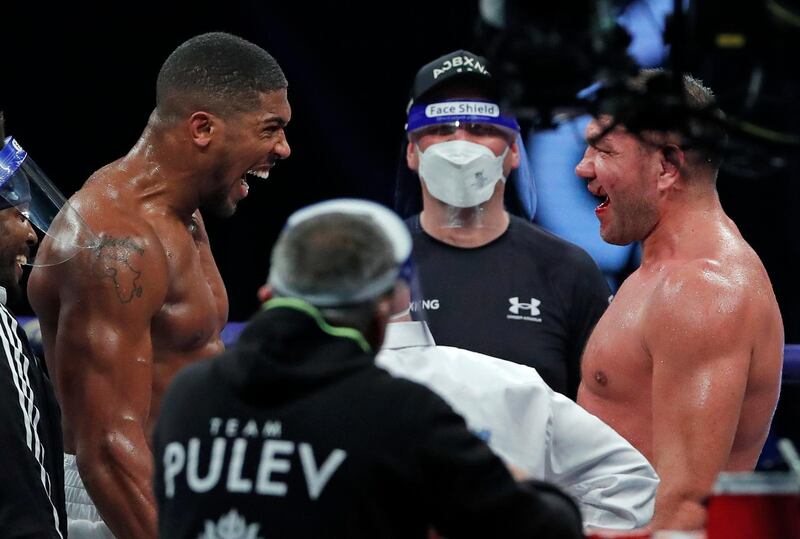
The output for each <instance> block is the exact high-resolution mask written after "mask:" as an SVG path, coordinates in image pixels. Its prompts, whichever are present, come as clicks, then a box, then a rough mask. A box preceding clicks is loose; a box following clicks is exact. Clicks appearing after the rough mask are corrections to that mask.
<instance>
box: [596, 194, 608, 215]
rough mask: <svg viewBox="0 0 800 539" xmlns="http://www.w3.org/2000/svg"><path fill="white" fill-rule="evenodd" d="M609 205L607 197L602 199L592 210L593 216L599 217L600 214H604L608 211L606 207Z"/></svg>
mask: <svg viewBox="0 0 800 539" xmlns="http://www.w3.org/2000/svg"><path fill="white" fill-rule="evenodd" d="M610 203H611V201H610V200H609V199H608V197H607V196H606V197H604V198H603V201H602V202H601V203H600V204H598V205H597V207H596V208H595V209H594V213H595V215H597V216H598V217H600V214H602V213H605V211H606V210H608V206H609V205H610Z"/></svg>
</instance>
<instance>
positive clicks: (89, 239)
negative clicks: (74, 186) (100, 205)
mask: <svg viewBox="0 0 800 539" xmlns="http://www.w3.org/2000/svg"><path fill="white" fill-rule="evenodd" d="M9 207H15V208H17V210H19V211H20V212H21V213H22V214H23V215H24V216H25V217H26V218H27V219H28V221H30V223H31V224H32V225H33V226H34V228H35V229H36V230H37V235H39V236H40V239H39V247H38V249H37V251H36V253H35V255H33V254H32V255H31V256H30V257H28V260H27V264H26V265H28V266H40V267H41V266H54V265H56V264H60V263H62V262H65V261H67V260H69V259H70V258H72V257H74V256H75V255H76V254H78V252H80V251H81V250H82V249H89V248H92V247H96V246H97V245H99V244H100V239H99V237H98V236H97V235H96V234H95V233H94V232H93V231H92V230H91V229H90V228H89V226H88V225H87V224H86V223H85V222H84V221H83V219H82V218H81V216H80V215H79V214H78V212H77V211H76V210H75V209H74V208H73V207H72V205H70V203H69V202H67V201H66V200H65V198H64V195H62V194H61V192H60V191H59V190H58V189H57V188H56V187H55V186H54V185H53V184H52V182H51V181H50V180H49V179H48V178H47V176H46V175H45V174H44V172H42V170H41V169H40V168H39V167H38V166H37V165H36V163H35V162H34V161H33V159H31V157H30V156H29V155H28V154H27V152H26V151H25V150H23V149H22V146H20V145H19V143H18V142H17V141H16V140H14V138H13V137H8V138H6V139H5V141H4V144H3V147H2V149H0V208H9Z"/></svg>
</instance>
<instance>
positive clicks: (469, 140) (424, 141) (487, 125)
mask: <svg viewBox="0 0 800 539" xmlns="http://www.w3.org/2000/svg"><path fill="white" fill-rule="evenodd" d="M406 133H407V135H408V139H409V141H410V143H411V144H413V145H414V149H415V151H416V152H417V156H418V170H417V172H418V173H419V176H420V178H421V180H422V183H423V184H424V186H425V188H426V189H427V191H428V193H430V195H431V196H432V197H433V198H434V199H436V201H438V203H439V204H438V206H439V207H438V208H437V211H436V212H429V215H428V216H427V218H428V219H430V218H435V219H436V221H437V222H436V223H435V226H440V227H445V228H450V227H464V226H471V227H486V226H492V225H493V224H495V223H494V222H493V221H492V220H491V219H487V218H485V216H486V212H487V210H488V205H489V204H490V203H494V204H502V199H501V200H497V197H494V195H495V192H496V189H497V184H498V183H499V182H503V183H504V184H505V183H506V179H507V178H506V175H505V174H504V172H506V171H505V170H504V164H505V161H506V156H507V155H508V152H509V151H511V147H512V145H513V144H515V143H516V145H517V148H518V149H519V151H520V152H521V154H524V146H523V144H522V139H521V137H520V135H519V133H520V128H519V124H518V123H517V121H516V119H515V118H513V117H512V116H509V115H506V114H504V113H503V112H502V111H501V109H500V106H499V105H497V104H496V103H492V102H489V101H486V100H479V99H466V98H462V99H450V100H445V101H441V102H436V103H429V104H418V105H414V106H412V107H411V108H410V109H409V112H408V123H407V124H406ZM521 157H522V155H521ZM520 166H521V167H524V168H525V169H527V173H526V176H527V177H526V178H525V181H524V184H523V185H520V182H519V181H515V182H514V185H513V186H511V188H512V189H515V190H517V193H515V194H516V195H517V196H518V197H519V202H520V205H521V206H522V207H521V208H519V210H520V211H521V212H523V213H525V214H527V213H528V212H529V213H530V216H531V217H532V215H533V212H534V211H535V204H536V198H535V197H536V195H535V188H534V187H533V179H532V176H531V175H530V170H529V169H528V167H527V163H526V161H525V160H522V159H521V160H520ZM517 176H519V174H517ZM504 187H505V188H506V189H508V188H509V187H508V186H507V185H506V186H504ZM493 197H494V198H493Z"/></svg>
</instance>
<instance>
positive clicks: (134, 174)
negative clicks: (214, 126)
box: [119, 124, 203, 222]
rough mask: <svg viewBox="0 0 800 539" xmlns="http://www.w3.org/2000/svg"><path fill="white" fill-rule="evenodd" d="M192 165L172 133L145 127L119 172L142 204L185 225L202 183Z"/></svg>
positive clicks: (192, 212)
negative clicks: (162, 212) (152, 207)
mask: <svg viewBox="0 0 800 539" xmlns="http://www.w3.org/2000/svg"><path fill="white" fill-rule="evenodd" d="M196 161H197V159H196V156H192V155H188V154H187V148H186V146H185V144H182V143H181V141H179V140H178V136H177V135H176V134H175V133H174V132H172V131H170V130H168V129H164V128H154V127H152V126H150V125H149V124H148V126H147V127H146V128H145V130H144V132H143V133H142V136H141V137H140V138H139V140H138V141H137V143H136V145H135V146H134V147H133V148H131V150H130V151H129V152H128V155H126V156H125V157H123V158H122V160H121V161H119V168H120V169H122V170H124V171H125V172H126V174H125V175H126V176H127V177H128V178H129V179H130V184H129V185H130V187H131V188H132V189H133V190H134V191H136V193H137V194H138V195H139V197H140V198H141V199H142V200H143V201H145V200H146V201H147V202H148V203H149V204H152V205H154V206H157V207H163V208H164V209H165V210H166V211H168V212H170V213H174V214H175V215H177V216H178V217H179V218H180V219H182V220H184V221H187V222H188V221H189V220H190V219H191V217H192V215H193V214H194V212H195V211H196V210H197V208H198V206H199V204H200V194H199V189H197V187H198V186H199V185H200V184H202V182H203V178H202V176H203V173H202V172H201V171H200V170H199V169H198V167H197V166H196V165H195V163H196Z"/></svg>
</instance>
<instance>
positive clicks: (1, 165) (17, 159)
mask: <svg viewBox="0 0 800 539" xmlns="http://www.w3.org/2000/svg"><path fill="white" fill-rule="evenodd" d="M26 157H28V152H26V151H25V150H23V149H22V146H20V145H19V143H17V141H16V140H14V138H13V137H7V138H6V139H5V145H4V146H3V149H2V150H0V186H2V185H3V184H4V183H6V182H7V181H8V179H9V178H10V177H11V176H12V174H14V173H15V172H16V171H17V170H18V169H19V167H20V165H22V162H23V161H25V158H26Z"/></svg>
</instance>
